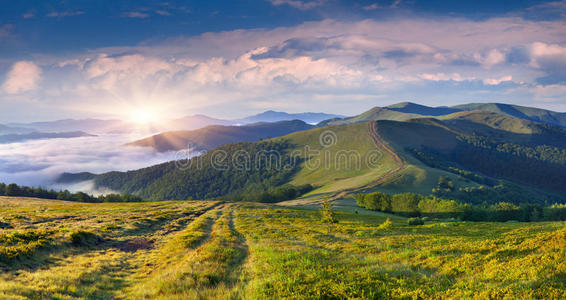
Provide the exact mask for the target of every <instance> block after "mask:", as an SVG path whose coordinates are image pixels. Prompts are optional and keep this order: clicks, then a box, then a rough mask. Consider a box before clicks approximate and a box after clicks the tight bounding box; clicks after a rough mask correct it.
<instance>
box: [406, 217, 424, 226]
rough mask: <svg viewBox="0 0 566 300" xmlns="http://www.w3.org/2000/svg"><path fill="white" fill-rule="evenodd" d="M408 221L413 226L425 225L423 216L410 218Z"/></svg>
mask: <svg viewBox="0 0 566 300" xmlns="http://www.w3.org/2000/svg"><path fill="white" fill-rule="evenodd" d="M408 223H409V225H411V226H418V225H424V221H423V220H422V219H421V218H410V219H409V220H408Z"/></svg>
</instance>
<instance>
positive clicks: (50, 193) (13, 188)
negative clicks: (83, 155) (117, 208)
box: [0, 183, 143, 203]
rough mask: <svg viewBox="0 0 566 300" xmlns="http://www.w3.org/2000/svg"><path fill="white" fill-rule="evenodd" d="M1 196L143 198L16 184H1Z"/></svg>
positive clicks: (96, 200) (94, 200) (80, 199)
mask: <svg viewBox="0 0 566 300" xmlns="http://www.w3.org/2000/svg"><path fill="white" fill-rule="evenodd" d="M0 196H13V197H34V198H43V199H54V200H66V201H77V202H92V203H101V202H141V201H143V199H142V198H141V197H138V196H135V195H132V194H106V195H100V196H93V195H89V194H87V193H84V192H76V193H71V192H69V191H68V190H60V191H55V190H53V189H49V190H47V189H44V188H41V187H28V186H20V185H17V184H15V183H11V184H5V183H0Z"/></svg>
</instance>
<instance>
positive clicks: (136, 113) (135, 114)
mask: <svg viewBox="0 0 566 300" xmlns="http://www.w3.org/2000/svg"><path fill="white" fill-rule="evenodd" d="M130 120H131V121H132V122H134V123H137V124H150V123H153V122H155V120H156V116H155V112H153V111H151V110H150V109H147V108H140V109H136V110H133V111H132V112H131V114H130Z"/></svg>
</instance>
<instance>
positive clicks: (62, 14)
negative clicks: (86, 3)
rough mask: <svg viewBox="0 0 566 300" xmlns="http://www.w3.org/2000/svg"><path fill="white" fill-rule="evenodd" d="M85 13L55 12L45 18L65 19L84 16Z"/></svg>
mask: <svg viewBox="0 0 566 300" xmlns="http://www.w3.org/2000/svg"><path fill="white" fill-rule="evenodd" d="M84 13H85V12H84V11H53V12H50V13H48V14H46V15H45V16H47V17H50V18H63V17H72V16H80V15H83V14H84ZM32 16H33V15H32ZM24 18H26V15H24Z"/></svg>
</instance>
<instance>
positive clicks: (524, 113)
mask: <svg viewBox="0 0 566 300" xmlns="http://www.w3.org/2000/svg"><path fill="white" fill-rule="evenodd" d="M468 111H486V112H491V113H496V114H499V115H504V116H509V117H514V118H517V119H521V120H527V121H532V122H539V123H544V124H548V125H553V126H560V127H566V113H560V112H554V111H549V110H544V109H539V108H533V107H524V106H518V105H510V104H502V103H471V104H463V105H457V106H452V107H445V106H440V107H430V106H425V105H420V104H416V103H412V102H401V103H397V104H393V105H389V106H387V107H374V108H372V109H370V110H368V111H366V112H363V113H361V114H359V115H357V116H352V117H348V118H342V119H336V118H335V119H329V120H325V121H322V122H320V123H319V124H318V126H328V125H344V124H355V123H360V122H367V121H377V120H392V121H406V120H409V119H414V118H420V117H440V118H443V117H446V118H451V117H450V115H453V114H458V113H459V112H468Z"/></svg>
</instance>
